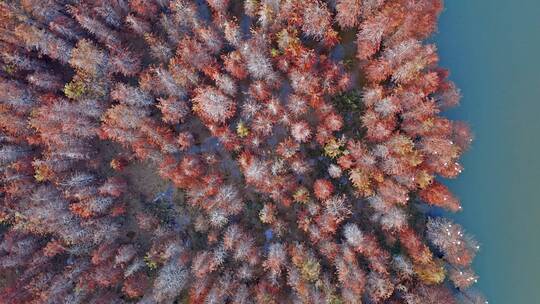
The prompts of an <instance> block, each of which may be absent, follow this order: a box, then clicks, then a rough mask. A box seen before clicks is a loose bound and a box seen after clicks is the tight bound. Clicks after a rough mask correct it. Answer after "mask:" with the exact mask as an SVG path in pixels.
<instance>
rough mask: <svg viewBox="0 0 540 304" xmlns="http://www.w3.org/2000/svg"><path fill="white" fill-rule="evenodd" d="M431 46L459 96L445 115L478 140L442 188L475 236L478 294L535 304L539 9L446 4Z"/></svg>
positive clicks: (515, 3) (501, 3)
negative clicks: (478, 247) (457, 203)
mask: <svg viewBox="0 0 540 304" xmlns="http://www.w3.org/2000/svg"><path fill="white" fill-rule="evenodd" d="M445 5H446V10H445V12H444V13H443V15H442V16H441V20H440V26H439V32H440V33H439V34H438V35H436V37H435V40H436V43H437V44H438V47H439V53H440V55H441V65H442V66H444V67H447V68H449V69H450V70H451V72H452V75H451V78H452V80H454V81H455V82H456V83H457V84H458V86H459V87H460V88H461V89H462V94H463V96H464V98H463V99H462V105H461V106H460V107H459V108H457V109H455V110H452V111H450V112H448V116H450V117H452V118H454V119H462V120H466V121H468V122H469V123H470V124H471V125H472V128H473V130H474V132H475V134H476V140H475V142H474V144H473V147H472V150H471V151H469V152H468V153H467V154H466V155H465V156H464V158H463V163H464V166H465V171H464V173H463V174H462V175H461V177H460V178H459V179H458V180H455V181H451V182H449V183H448V184H449V185H450V186H451V187H452V189H453V190H454V191H455V193H456V194H457V195H458V196H459V197H460V198H461V199H462V202H463V205H464V212H462V213H461V214H459V215H457V216H456V218H457V220H458V221H459V222H460V223H461V224H463V226H465V227H466V229H467V230H468V231H469V232H470V233H471V234H473V235H475V236H476V238H477V239H478V241H479V242H480V244H481V245H482V247H481V252H480V254H479V256H478V257H477V259H476V262H475V269H476V271H477V272H478V273H479V275H480V277H481V278H480V281H479V284H478V286H479V288H480V289H481V290H482V291H483V292H484V293H485V294H486V295H487V297H488V299H489V302H490V303H495V304H499V303H502V304H514V303H515V304H521V303H524V304H540V296H539V293H540V199H539V198H540V160H539V159H540V153H539V150H540V149H539V147H540V77H539V73H540V59H539V58H540V1H539V0H489V1H488V0H448V1H446V3H445Z"/></svg>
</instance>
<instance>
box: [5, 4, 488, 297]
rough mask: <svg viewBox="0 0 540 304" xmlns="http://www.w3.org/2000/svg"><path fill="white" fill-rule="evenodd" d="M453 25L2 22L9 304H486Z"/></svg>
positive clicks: (218, 18) (375, 15)
mask: <svg viewBox="0 0 540 304" xmlns="http://www.w3.org/2000/svg"><path fill="white" fill-rule="evenodd" d="M442 8H443V6H442V0H335V1H332V0H329V1H322V0H244V1H240V0H238V1H236V0H234V1H231V0H206V1H204V0H3V1H0V27H1V28H0V48H1V53H0V65H1V67H2V70H1V71H0V272H2V273H3V274H5V277H4V279H3V281H2V282H0V289H1V292H0V293H1V295H2V296H1V297H0V303H6V304H19V303H51V304H56V303H69V304H72V303H141V304H143V303H276V304H278V303H321V304H322V303H327V304H338V303H344V304H345V303H349V304H353V303H396V304H397V303H406V304H435V303H437V304H440V303H443V304H446V303H448V304H452V303H487V302H486V301H485V299H483V297H482V296H481V295H479V294H478V293H477V292H476V291H474V290H469V289H468V288H469V287H471V285H473V284H474V283H475V282H476V280H477V276H476V275H475V273H474V272H473V270H472V269H471V267H470V265H471V263H472V260H473V258H474V256H475V254H476V252H477V250H478V248H479V247H478V245H477V244H476V243H475V241H474V240H473V239H472V238H471V237H470V236H468V235H467V234H466V233H465V232H464V231H463V228H462V227H461V226H460V225H458V224H456V223H453V222H452V221H451V220H449V219H446V218H443V217H441V216H440V214H442V212H440V211H441V210H448V211H452V212H456V211H460V210H461V209H462V207H461V204H460V202H459V200H458V199H457V198H456V197H455V196H454V195H453V194H452V193H451V192H450V191H449V189H448V188H447V187H446V186H445V185H444V181H443V179H444V178H455V177H457V176H458V175H459V174H460V172H461V171H462V166H461V165H460V163H459V158H460V156H461V154H462V153H463V152H464V151H465V150H467V148H468V146H469V144H470V143H471V138H472V136H471V132H470V130H469V128H468V127H467V125H466V124H465V123H463V122H458V121H452V120H449V119H447V118H445V117H443V116H441V111H443V110H444V109H447V108H449V107H452V106H456V105H457V104H458V102H459V98H460V92H459V90H458V89H457V88H456V86H455V85H454V84H453V83H452V82H450V81H449V80H448V78H447V77H448V72H447V71H446V70H444V69H442V68H440V67H438V66H437V62H438V56H437V51H436V47H435V46H434V45H433V44H428V43H425V42H424V41H425V39H426V38H428V37H429V36H430V34H431V33H432V32H433V31H434V30H435V29H436V24H437V18H438V15H439V13H440V12H441V10H442ZM351 37H353V38H351ZM351 50H352V51H351ZM135 163H146V164H150V166H151V167H152V168H154V170H155V171H156V172H157V174H159V176H160V177H161V178H162V179H163V180H164V181H167V182H168V183H170V184H171V185H172V187H174V188H175V189H177V190H176V191H179V192H180V193H182V199H175V200H174V201H171V202H170V204H169V205H168V206H166V207H160V206H161V205H160V206H158V204H157V203H155V202H154V203H152V202H146V203H145V204H143V206H142V207H141V206H139V207H137V208H136V207H135V205H134V204H135V203H134V202H133V201H132V200H131V196H129V194H130V192H132V191H134V190H135V188H136V186H135V185H133V184H132V183H130V182H129V181H128V180H127V179H126V178H125V174H124V170H126V168H129V167H130V166H132V165H133V164H135ZM156 194H157V193H156ZM128 232H129V233H128ZM8 274H9V275H8Z"/></svg>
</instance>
